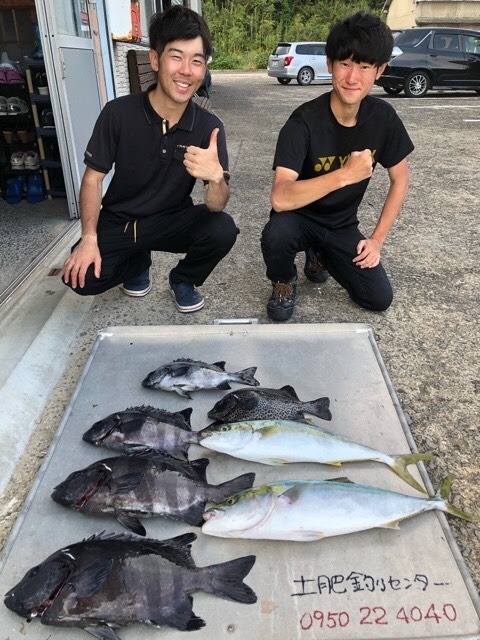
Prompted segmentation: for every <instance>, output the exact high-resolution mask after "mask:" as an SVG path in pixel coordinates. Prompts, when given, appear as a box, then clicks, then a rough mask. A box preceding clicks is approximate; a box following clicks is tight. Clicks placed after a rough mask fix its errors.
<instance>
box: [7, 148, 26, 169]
mask: <svg viewBox="0 0 480 640" xmlns="http://www.w3.org/2000/svg"><path fill="white" fill-rule="evenodd" d="M10 165H11V167H12V169H25V151H15V153H12V155H11V156H10Z"/></svg>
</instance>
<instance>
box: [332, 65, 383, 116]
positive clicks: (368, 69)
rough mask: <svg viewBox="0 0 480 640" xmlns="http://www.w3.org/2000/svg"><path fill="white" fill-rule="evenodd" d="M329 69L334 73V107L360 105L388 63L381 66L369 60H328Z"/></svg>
mask: <svg viewBox="0 0 480 640" xmlns="http://www.w3.org/2000/svg"><path fill="white" fill-rule="evenodd" d="M327 65H328V70H329V71H330V73H331V74H332V88H333V94H332V107H334V105H338V106H339V107H343V108H349V107H355V106H356V107H359V105H360V102H361V101H362V100H363V98H365V96H366V95H368V93H369V92H370V91H371V89H372V87H373V84H374V82H375V80H376V79H377V78H379V77H380V76H381V75H382V73H383V71H384V69H385V67H386V65H385V64H383V65H381V66H380V67H376V66H375V65H373V64H371V63H369V62H354V61H353V60H352V59H351V58H348V59H347V60H335V61H333V62H332V61H330V60H327Z"/></svg>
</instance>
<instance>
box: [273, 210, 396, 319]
mask: <svg viewBox="0 0 480 640" xmlns="http://www.w3.org/2000/svg"><path fill="white" fill-rule="evenodd" d="M363 238H365V236H364V235H362V234H361V233H360V231H359V230H358V227H357V225H351V226H349V227H346V228H344V229H335V230H331V229H326V228H325V227H323V226H321V225H319V224H318V223H317V222H315V221H314V220H311V219H310V218H307V217H305V216H302V215H300V214H298V213H296V212H294V211H286V212H282V213H276V212H273V213H272V215H271V217H270V220H269V222H268V223H267V224H266V226H265V228H264V230H263V234H262V253H263V259H264V261H265V264H266V267H267V278H269V279H270V280H273V281H280V282H288V281H289V280H291V279H292V278H293V277H294V275H295V273H296V271H295V264H294V260H295V256H296V255H297V253H298V252H299V251H305V250H306V249H308V248H309V247H313V248H315V249H316V250H317V251H318V252H319V254H320V256H321V262H322V264H323V265H324V266H325V267H326V268H327V269H328V272H329V273H330V275H331V276H332V277H333V278H334V279H335V280H336V281H337V282H338V283H339V284H340V285H341V286H342V287H343V288H344V289H346V290H347V292H348V294H349V296H350V297H351V299H352V300H353V301H354V302H356V303H357V304H358V305H360V306H361V307H364V308H365V309H369V310H370V311H384V310H385V309H387V308H388V307H389V306H390V304H391V303H392V298H393V292H392V287H391V284H390V281H389V279H388V277H387V274H386V273H385V270H384V268H383V267H382V265H381V264H380V265H378V266H377V267H374V268H372V269H361V268H360V267H358V266H357V265H356V264H355V263H353V262H352V260H353V258H354V257H355V256H356V255H357V252H356V247H357V244H358V242H359V241H360V240H362V239H363Z"/></svg>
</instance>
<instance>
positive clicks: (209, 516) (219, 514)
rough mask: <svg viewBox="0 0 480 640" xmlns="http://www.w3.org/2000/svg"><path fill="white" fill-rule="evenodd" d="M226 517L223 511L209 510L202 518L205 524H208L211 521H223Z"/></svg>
mask: <svg viewBox="0 0 480 640" xmlns="http://www.w3.org/2000/svg"><path fill="white" fill-rule="evenodd" d="M224 515H225V512H224V511H223V509H209V510H208V511H205V512H204V513H203V515H202V517H203V519H204V520H205V522H208V521H209V520H221V519H222V518H223V516H224Z"/></svg>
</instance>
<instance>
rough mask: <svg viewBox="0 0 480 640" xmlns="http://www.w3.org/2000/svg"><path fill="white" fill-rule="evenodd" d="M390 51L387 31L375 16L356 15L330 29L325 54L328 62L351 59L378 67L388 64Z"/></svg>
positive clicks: (362, 12) (390, 35) (363, 13)
mask: <svg viewBox="0 0 480 640" xmlns="http://www.w3.org/2000/svg"><path fill="white" fill-rule="evenodd" d="M392 49H393V36H392V32H391V31H390V28H389V27H387V25H386V24H385V23H384V22H382V21H381V20H380V18H379V17H378V16H375V15H373V14H372V13H366V12H365V11H358V12H357V13H355V14H354V15H352V16H349V17H348V18H345V19H344V20H339V21H338V22H337V23H336V24H335V25H334V26H333V27H332V29H331V31H330V33H329V35H328V38H327V44H326V46H325V53H326V56H327V58H328V59H329V60H331V61H332V62H333V61H334V60H348V59H349V58H351V59H352V60H353V61H354V62H367V63H368V64H373V65H375V66H376V67H379V66H381V65H382V64H384V63H386V62H388V61H389V60H390V57H391V55H392Z"/></svg>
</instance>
